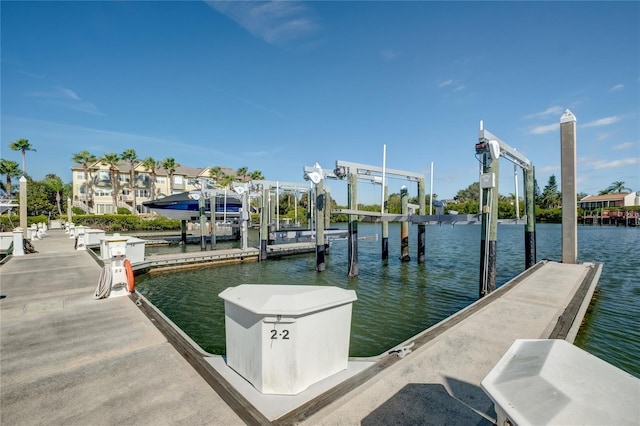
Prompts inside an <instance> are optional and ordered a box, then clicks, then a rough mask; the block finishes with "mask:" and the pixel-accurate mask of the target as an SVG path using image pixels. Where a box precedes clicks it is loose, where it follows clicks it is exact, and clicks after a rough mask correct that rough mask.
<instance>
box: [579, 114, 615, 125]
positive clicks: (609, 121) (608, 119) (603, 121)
mask: <svg viewBox="0 0 640 426" xmlns="http://www.w3.org/2000/svg"><path fill="white" fill-rule="evenodd" d="M618 121H620V117H618V116H616V115H614V116H611V117H605V118H600V119H598V120H594V121H590V122H588V123H584V124H583V125H582V126H581V127H599V126H608V125H609V124H613V123H617V122H618Z"/></svg>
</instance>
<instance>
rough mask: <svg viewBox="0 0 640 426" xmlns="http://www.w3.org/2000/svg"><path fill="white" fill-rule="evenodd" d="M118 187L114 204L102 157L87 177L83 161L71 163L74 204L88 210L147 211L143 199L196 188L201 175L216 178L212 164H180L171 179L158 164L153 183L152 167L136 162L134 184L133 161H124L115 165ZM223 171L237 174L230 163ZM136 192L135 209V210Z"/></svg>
mask: <svg viewBox="0 0 640 426" xmlns="http://www.w3.org/2000/svg"><path fill="white" fill-rule="evenodd" d="M116 169H117V170H116V171H115V175H116V176H115V180H116V185H115V190H116V192H117V194H116V200H117V204H118V205H117V207H116V206H114V205H113V196H112V195H113V185H112V184H111V178H110V173H109V165H106V164H102V162H101V161H100V160H98V161H96V162H95V163H93V164H92V165H91V166H90V167H89V174H88V180H86V179H85V173H84V169H83V167H82V165H75V166H73V167H71V171H72V175H73V180H72V186H73V198H72V203H73V206H74V207H79V208H81V209H82V210H83V211H84V212H86V213H95V214H109V213H115V212H116V211H117V208H127V209H129V210H130V211H131V212H132V213H147V211H145V210H147V209H146V208H145V207H144V206H143V205H142V203H143V202H144V201H149V200H154V199H158V198H162V197H165V196H168V195H172V194H178V193H181V192H185V191H191V190H194V189H196V185H197V182H198V179H203V178H204V179H208V180H209V182H210V185H211V187H213V185H214V183H215V182H214V181H213V179H211V178H210V177H209V171H210V169H211V168H210V167H204V168H198V167H185V166H178V167H176V169H175V171H174V172H173V174H172V176H171V179H170V177H169V172H168V171H167V170H166V169H164V168H162V167H160V166H158V168H157V169H156V170H155V182H153V183H154V184H153V185H152V176H151V171H150V170H147V169H145V167H144V165H143V163H142V162H136V163H135V166H134V184H133V185H131V182H130V180H131V173H130V172H131V165H130V164H129V163H128V162H124V161H121V162H119V163H118V164H117V165H116ZM221 172H222V173H221V174H222V175H225V176H235V175H236V171H235V170H234V169H231V168H228V167H221ZM134 194H135V211H134Z"/></svg>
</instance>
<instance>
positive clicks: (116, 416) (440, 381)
mask: <svg viewBox="0 0 640 426" xmlns="http://www.w3.org/2000/svg"><path fill="white" fill-rule="evenodd" d="M33 245H34V246H35V248H36V250H37V251H38V253H35V254H29V255H26V256H21V257H13V258H12V259H10V261H9V262H7V263H6V264H4V265H3V266H2V267H0V294H1V295H2V296H3V298H2V299H1V300H0V315H1V317H0V320H1V323H0V332H1V334H0V337H1V341H0V385H1V389H0V423H1V424H3V425H4V424H7V425H9V424H11V425H36V424H45V423H46V424H60V425H62V424H64V425H88V424H91V425H94V424H105V425H106V424H142V425H163V424H172V425H173V424H185V425H186V424H188V425H197V424H207V425H240V424H245V423H251V424H268V423H269V421H265V418H264V417H262V418H261V417H260V416H257V417H251V416H249V417H247V415H246V412H245V409H246V408H251V409H252V410H253V411H255V408H254V407H243V406H242V405H243V402H242V401H240V403H231V404H229V398H228V396H226V395H223V396H220V395H219V394H218V393H217V392H216V391H214V390H213V388H212V387H211V386H210V384H209V383H210V378H209V380H208V381H209V383H208V381H207V380H205V379H204V378H203V377H202V376H201V375H200V373H198V372H197V371H196V369H194V368H192V365H191V364H190V363H189V362H188V361H187V360H186V359H185V357H183V355H184V353H182V352H179V351H178V350H176V349H175V346H176V345H175V344H174V345H172V343H171V342H169V341H168V340H167V338H166V337H165V335H164V334H162V333H161V332H160V331H159V329H158V328H157V327H156V324H155V323H154V321H156V320H153V321H152V320H151V319H149V317H147V316H146V315H145V314H144V313H143V312H142V310H141V309H139V308H138V307H137V306H136V305H135V303H134V302H133V301H132V300H131V299H130V298H128V297H120V298H111V299H106V300H94V299H93V292H94V290H95V288H96V286H97V283H98V278H99V275H100V270H101V268H100V266H99V265H98V263H97V262H96V261H95V260H94V258H93V257H92V256H91V255H90V254H89V253H87V252H82V251H75V250H74V249H73V241H72V240H69V238H68V236H67V235H66V234H65V233H64V231H49V233H48V235H47V236H46V237H45V238H44V239H43V240H38V241H33ZM600 268H601V265H569V264H559V263H554V262H548V263H544V264H539V265H536V267H535V268H534V269H535V271H530V272H528V273H527V272H525V273H524V274H522V276H520V277H518V278H516V279H515V280H513V281H512V282H510V283H509V284H505V285H504V286H502V287H501V288H500V289H498V290H497V291H495V292H494V293H492V294H490V295H489V296H487V297H485V298H483V299H481V300H480V301H478V302H476V303H474V304H473V305H471V306H469V307H467V308H466V309H464V310H462V311H460V312H459V313H457V314H456V315H454V316H452V317H450V318H448V319H447V320H445V321H443V322H441V323H439V324H436V325H434V326H433V327H431V328H430V329H428V330H425V331H424V332H423V333H421V334H419V335H417V336H415V337H414V338H412V339H410V340H409V341H407V342H404V343H403V345H401V346H407V347H409V346H411V348H410V351H409V350H407V351H406V352H405V353H406V355H405V356H404V357H402V358H400V357H398V356H397V355H395V354H394V355H389V356H386V357H384V358H383V360H382V361H380V362H379V363H376V364H374V365H376V366H377V367H376V366H374V367H370V368H369V369H367V370H365V371H363V372H362V373H360V374H359V375H356V376H354V377H352V378H350V379H348V380H347V381H345V382H344V383H343V386H342V388H340V385H338V387H337V388H339V390H338V391H328V392H327V393H326V394H325V395H322V396H320V397H319V398H317V399H314V400H310V401H307V402H306V403H303V404H302V405H301V406H300V407H298V408H297V409H295V410H293V411H291V412H290V413H289V414H285V415H284V416H282V417H280V418H278V419H274V420H273V421H272V423H273V424H305V425H306V424H308V425H357V424H362V425H387V424H398V425H418V424H419V425H429V424H433V425H442V424H448V425H450V424H460V425H463V424H464V425H468V424H487V425H490V424H493V423H494V422H495V418H496V416H495V412H494V409H493V405H492V402H491V400H490V399H489V398H488V396H487V395H486V394H485V393H484V392H483V391H482V389H481V388H480V382H481V380H482V379H483V378H484V377H485V376H486V374H487V373H488V372H489V370H491V368H492V367H493V366H494V365H495V364H496V362H497V361H498V360H499V359H500V358H501V357H502V355H503V354H504V353H505V352H506V351H507V349H508V348H509V347H510V345H511V344H512V343H513V342H514V340H515V339H520V338H532V339H536V338H549V337H558V333H559V331H558V330H559V329H561V328H563V327H564V328H565V330H564V334H566V335H567V337H566V338H567V340H571V339H572V336H575V332H576V330H577V327H578V326H579V324H580V321H581V319H582V316H583V315H584V311H585V309H586V305H588V303H589V301H590V299H591V295H592V293H593V290H594V288H595V285H596V284H597V280H598V277H599V272H600ZM585 283H586V284H587V285H586V286H585ZM585 287H587V290H586V291H584V289H585ZM576 302H578V305H579V309H578V313H577V314H576V313H575V312H574V313H572V314H571V315H570V324H562V323H563V322H566V321H567V319H566V315H564V314H565V311H566V310H567V307H569V306H570V305H572V304H574V305H575V304H576ZM575 310H576V309H574V311H575ZM563 318H564V319H563ZM565 325H566V327H565ZM560 338H565V337H560ZM412 345H413V346H412ZM372 371H375V373H372ZM363 377H364V379H363ZM340 389H341V390H340ZM223 398H224V399H223ZM231 407H233V409H232V408H231ZM234 410H235V412H234ZM249 411H251V410H249Z"/></svg>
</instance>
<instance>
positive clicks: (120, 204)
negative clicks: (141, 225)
mask: <svg viewBox="0 0 640 426" xmlns="http://www.w3.org/2000/svg"><path fill="white" fill-rule="evenodd" d="M118 207H124V208H126V209H128V210H129V211H130V212H131V213H135V212H134V211H133V207H131V206H130V205H129V204H127V203H123V202H122V201H118Z"/></svg>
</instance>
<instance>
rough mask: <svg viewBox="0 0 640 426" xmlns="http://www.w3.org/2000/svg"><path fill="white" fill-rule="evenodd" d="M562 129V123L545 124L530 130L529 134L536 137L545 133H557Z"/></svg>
mask: <svg viewBox="0 0 640 426" xmlns="http://www.w3.org/2000/svg"><path fill="white" fill-rule="evenodd" d="M559 128H560V123H552V124H543V125H540V126H534V127H532V128H531V129H529V133H532V134H534V135H542V134H544V133H549V132H555V131H557V130H558V129H559Z"/></svg>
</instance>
